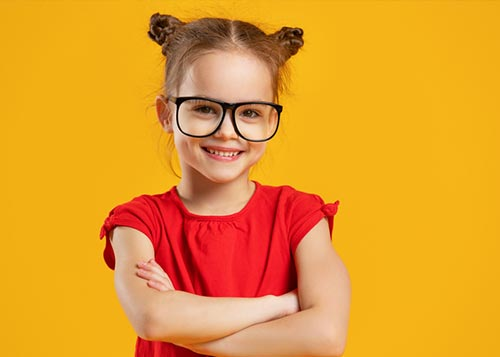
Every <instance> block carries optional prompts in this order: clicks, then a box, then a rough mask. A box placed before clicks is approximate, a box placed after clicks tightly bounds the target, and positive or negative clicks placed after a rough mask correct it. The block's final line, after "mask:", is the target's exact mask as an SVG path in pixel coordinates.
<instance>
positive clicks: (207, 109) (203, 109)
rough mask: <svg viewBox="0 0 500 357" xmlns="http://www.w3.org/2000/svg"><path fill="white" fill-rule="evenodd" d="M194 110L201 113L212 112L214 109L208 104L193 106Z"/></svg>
mask: <svg viewBox="0 0 500 357" xmlns="http://www.w3.org/2000/svg"><path fill="white" fill-rule="evenodd" d="M193 110H194V111H196V112H198V113H201V114H214V113H215V110H214V108H212V107H209V106H208V105H200V106H197V107H194V108H193Z"/></svg>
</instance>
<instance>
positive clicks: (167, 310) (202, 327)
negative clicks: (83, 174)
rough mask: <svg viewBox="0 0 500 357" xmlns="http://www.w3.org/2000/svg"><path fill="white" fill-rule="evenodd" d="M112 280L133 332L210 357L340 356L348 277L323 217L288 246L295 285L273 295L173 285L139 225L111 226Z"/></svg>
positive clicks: (344, 338)
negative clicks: (228, 294)
mask: <svg viewBox="0 0 500 357" xmlns="http://www.w3.org/2000/svg"><path fill="white" fill-rule="evenodd" d="M111 242H112V245H113V250H114V252H115V257H116V267H115V286H116V290H117V293H118V298H119V300H120V303H121V305H122V307H123V309H124V310H125V313H126V315H127V317H128V318H129V320H130V322H131V323H132V326H133V327H134V329H135V331H136V332H137V334H138V335H139V336H140V337H142V338H144V339H147V340H156V341H165V342H171V343H173V344H176V345H179V346H183V347H186V348H189V349H191V350H192V351H195V352H197V353H202V354H207V355H213V356H232V357H237V356H246V357H251V356H340V355H342V354H343V351H344V348H345V342H346V338H347V325H348V319H349V305H350V281H349V276H348V273H347V270H346V268H345V266H344V264H343V263H342V261H341V260H340V258H339V256H338V255H337V254H336V252H335V251H334V249H333V247H332V245H331V242H330V239H329V230H328V224H327V222H326V220H321V221H320V222H319V223H318V224H317V225H316V226H315V227H314V228H313V229H311V231H309V233H308V234H307V235H306V236H305V237H304V238H303V239H302V241H301V243H300V244H299V246H298V247H297V249H296V252H295V264H296V269H297V276H298V289H297V291H293V292H290V293H287V294H285V295H281V296H271V295H269V296H264V297H259V298H212V297H204V296H198V295H194V294H190V293H186V292H182V291H177V290H174V289H173V286H172V284H171V282H170V279H169V278H168V275H167V274H165V272H164V271H163V270H162V269H161V267H159V266H158V265H157V264H156V263H155V262H154V261H153V258H154V250H153V246H152V244H151V241H150V240H149V239H148V238H147V237H146V236H145V235H144V234H142V233H141V232H139V231H137V230H135V229H133V228H128V227H116V228H115V229H114V230H113V233H112V236H111Z"/></svg>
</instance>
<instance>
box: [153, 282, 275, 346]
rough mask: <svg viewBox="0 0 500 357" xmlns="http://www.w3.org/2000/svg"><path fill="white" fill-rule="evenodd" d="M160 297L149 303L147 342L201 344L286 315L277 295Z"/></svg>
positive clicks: (182, 294)
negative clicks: (255, 296) (253, 296)
mask: <svg viewBox="0 0 500 357" xmlns="http://www.w3.org/2000/svg"><path fill="white" fill-rule="evenodd" d="M161 295H162V296H161V297H160V300H159V301H158V300H156V301H154V300H150V303H151V305H150V307H151V310H150V311H149V312H146V314H148V315H149V318H148V322H147V323H148V326H147V330H146V331H147V333H146V335H145V336H143V337H145V338H146V339H150V340H156V341H165V342H172V343H175V344H179V345H186V344H192V343H200V342H205V341H212V340H215V339H220V338H221V337H224V336H228V335H231V334H233V333H235V332H237V331H240V330H242V329H245V328H247V327H249V326H252V325H254V324H258V323H262V322H265V321H270V320H273V319H276V318H279V317H281V316H284V313H283V307H282V306H281V305H280V301H279V300H278V299H279V298H278V297H275V296H265V297H260V298H211V297H203V296H198V295H194V294H189V293H185V292H182V291H169V292H166V293H161ZM153 301H154V302H153Z"/></svg>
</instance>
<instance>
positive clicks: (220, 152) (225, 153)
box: [202, 147, 243, 158]
mask: <svg viewBox="0 0 500 357" xmlns="http://www.w3.org/2000/svg"><path fill="white" fill-rule="evenodd" d="M202 149H203V150H204V151H206V152H208V153H209V154H211V155H215V156H218V157H221V158H234V157H236V156H239V155H241V153H242V152H243V151H238V150H235V149H214V148H209V147H202Z"/></svg>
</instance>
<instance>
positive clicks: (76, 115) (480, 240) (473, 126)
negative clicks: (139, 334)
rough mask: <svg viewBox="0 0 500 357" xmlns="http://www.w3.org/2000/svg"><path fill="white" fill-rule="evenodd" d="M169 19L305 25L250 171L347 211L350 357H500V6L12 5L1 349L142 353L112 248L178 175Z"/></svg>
mask: <svg viewBox="0 0 500 357" xmlns="http://www.w3.org/2000/svg"><path fill="white" fill-rule="evenodd" d="M200 9H201V10H200ZM156 11H160V12H164V13H172V14H175V15H177V16H178V17H180V18H182V19H187V18H191V17H197V16H203V15H217V16H227V17H236V18H241V19H245V20H250V21H255V22H258V23H263V24H267V26H266V29H268V30H271V31H274V30H277V29H278V28H280V27H281V26H300V27H303V28H304V30H305V42H306V45H305V47H304V49H303V51H302V52H301V53H299V55H297V56H296V57H295V58H293V60H292V62H291V65H292V66H291V67H292V79H293V80H292V82H291V91H290V93H289V95H287V96H285V97H284V98H283V100H282V102H283V104H284V105H285V112H284V115H283V126H282V128H281V131H280V132H279V136H278V138H276V139H275V140H274V142H273V143H272V144H271V145H270V148H269V152H268V154H266V157H265V159H264V161H263V162H262V163H261V164H259V166H258V167H257V168H256V170H255V172H254V178H256V179H258V180H260V181H262V182H266V183H269V184H290V185H293V186H295V187H297V188H299V189H301V190H305V191H312V192H316V193H319V194H321V195H322V196H323V197H324V198H325V199H326V200H328V201H333V200H336V199H340V200H341V209H340V211H339V214H338V216H337V220H336V228H335V233H334V245H335V246H336V248H337V250H338V251H339V252H340V254H341V256H342V257H343V259H344V260H345V263H346V264H347V266H348V268H349V271H350V274H351V278H352V283H353V300H352V315H351V316H352V317H351V323H350V331H349V340H348V346H347V350H346V353H345V356H348V357H368V356H384V357H389V356H394V357H396V356H398V357H400V356H405V357H410V356H454V357H458V356H471V355H474V356H500V345H499V344H498V336H499V331H500V322H499V321H500V303H499V302H500V288H499V283H500V281H499V280H500V267H499V262H498V261H499V258H500V254H499V252H500V250H499V249H500V244H499V240H500V229H499V225H500V223H499V222H500V215H499V213H500V208H499V202H500V192H499V191H500V190H499V182H500V177H499V176H500V175H499V174H500V169H499V165H500V147H499V146H500V144H499V140H500V125H499V121H500V101H499V99H500V84H499V83H500V70H499V66H500V65H499V63H500V25H499V23H500V2H496V1H461V2H453V1H439V2H438V1H435V2H433V1H425V2H418V1H352V2H349V1H343V2H340V1H259V0H252V1H200V0H196V1H181V0H177V1H166V0H164V1H138V0H137V1H132V0H128V1H118V0H117V1H5V0H4V1H1V2H0V46H1V47H0V48H1V54H2V56H1V59H0V63H1V65H0V83H1V85H0V88H1V89H0V101H1V106H0V121H1V127H0V129H1V130H0V135H1V136H0V139H1V140H0V145H1V147H0V149H1V150H0V152H1V153H2V154H1V155H2V156H1V157H2V159H1V166H2V171H1V172H2V174H1V177H2V178H1V180H2V185H1V188H2V192H1V197H2V199H1V202H2V205H1V206H2V212H1V220H2V239H1V241H2V244H1V246H2V248H1V252H2V258H1V259H0V268H1V272H2V279H1V289H2V290H1V291H2V292H1V297H0V299H1V300H0V306H1V307H0V308H1V311H0V319H1V323H0V326H1V327H0V328H1V329H2V331H1V334H0V335H1V336H2V337H1V340H2V343H1V347H0V348H1V350H2V352H0V354H1V355H4V356H131V355H132V354H133V345H134V339H135V337H134V333H133V331H132V329H131V327H130V326H129V324H128V322H127V321H126V319H125V317H124V314H123V312H122V311H121V309H120V307H119V305H118V302H117V299H116V296H115V293H114V288H113V283H112V272H111V271H110V270H108V269H107V268H106V266H105V264H104V262H103V260H102V248H103V242H102V241H99V240H98V237H97V236H98V233H99V228H100V225H101V223H102V221H103V219H104V218H105V216H106V214H107V212H108V211H109V210H110V209H111V208H112V207H113V206H114V205H116V204H118V203H121V202H124V201H126V200H129V199H130V198H132V197H134V196H136V195H139V194H141V193H157V192H162V191H165V190H167V189H168V188H169V187H170V186H171V185H173V184H174V183H175V182H176V178H175V177H174V176H173V175H172V174H171V173H170V171H169V169H168V164H166V163H165V159H164V158H163V150H162V149H161V146H162V145H164V142H165V140H164V139H165V138H162V137H161V135H160V130H159V128H158V126H157V124H156V120H155V116H154V110H152V109H151V104H152V103H153V99H154V96H155V94H157V93H158V92H159V89H160V87H161V85H162V72H163V62H162V57H161V55H160V50H159V47H158V46H157V45H156V44H154V43H153V42H152V41H150V40H149V39H148V38H147V36H146V30H147V23H148V19H149V16H150V15H151V14H152V13H154V12H156Z"/></svg>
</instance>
